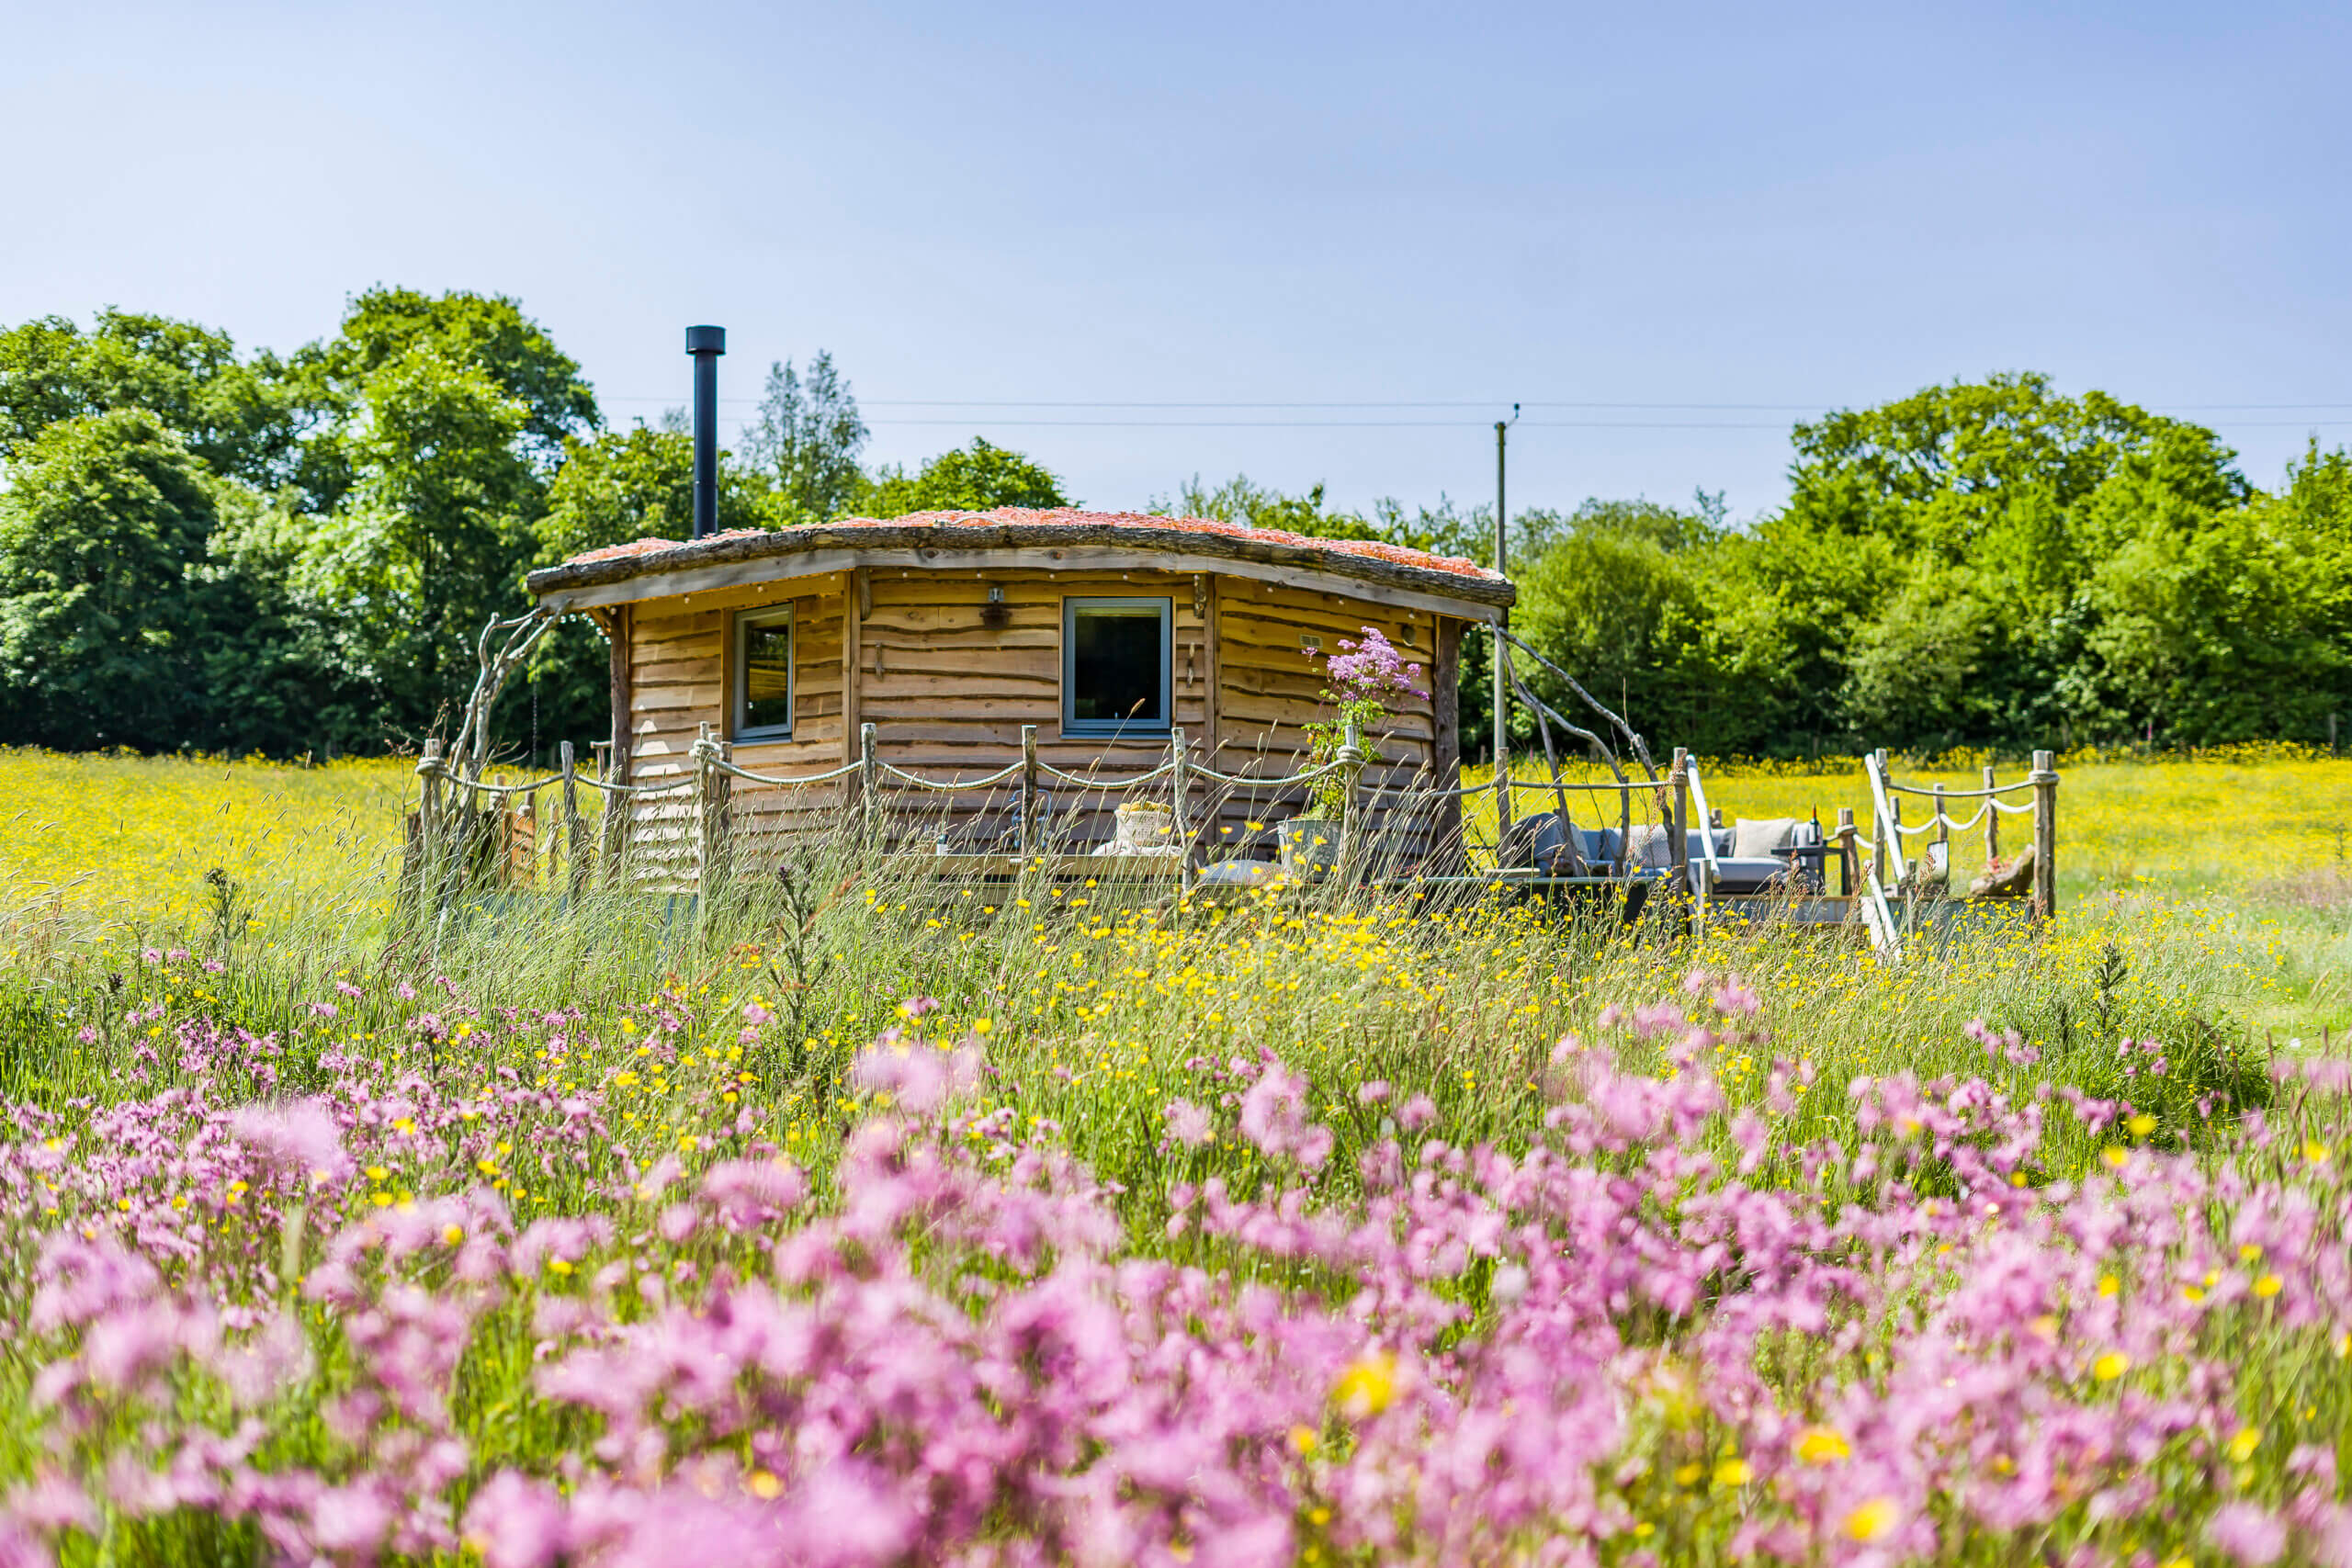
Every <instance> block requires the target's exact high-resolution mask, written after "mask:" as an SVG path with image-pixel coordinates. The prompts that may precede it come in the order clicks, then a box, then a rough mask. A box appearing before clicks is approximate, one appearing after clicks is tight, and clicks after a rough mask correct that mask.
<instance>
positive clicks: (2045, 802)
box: [2032, 751, 2058, 919]
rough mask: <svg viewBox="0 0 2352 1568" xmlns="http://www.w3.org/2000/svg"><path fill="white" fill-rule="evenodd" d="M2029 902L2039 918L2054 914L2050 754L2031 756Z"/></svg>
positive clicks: (2053, 763)
mask: <svg viewBox="0 0 2352 1568" xmlns="http://www.w3.org/2000/svg"><path fill="white" fill-rule="evenodd" d="M2032 783H2033V901H2034V903H2035V904H2036V905H2037V906H2039V907H2040V908H2041V918H2042V919H2050V918H2051V917H2052V916H2053V915H2055V914H2056V913H2057V912H2058V769H2057V759H2056V758H2055V756H2053V755H2052V753H2051V752H2048V751H2036V752H2035V753H2034V754H2033V780H2032Z"/></svg>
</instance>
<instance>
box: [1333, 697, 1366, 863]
mask: <svg viewBox="0 0 2352 1568" xmlns="http://www.w3.org/2000/svg"><path fill="white" fill-rule="evenodd" d="M1333 761H1337V762H1338V763H1339V764H1340V783H1341V784H1342V785H1343V786H1344V788H1345V791H1346V793H1345V794H1344V795H1342V796H1341V799H1340V875H1341V876H1343V877H1347V878H1350V879H1352V878H1353V877H1354V875H1355V874H1356V869H1357V868H1356V857H1357V852H1358V850H1359V849H1360V848H1361V847H1362V843H1361V840H1363V802H1362V801H1361V800H1359V799H1358V798H1357V791H1358V788H1359V786H1360V784H1361V783H1362V781H1363V731H1362V730H1361V729H1360V728H1358V727H1357V725H1356V717H1355V715H1353V714H1350V715H1348V716H1347V718H1346V720H1345V721H1344V724H1343V726H1342V728H1341V729H1340V750H1339V752H1338V754H1337V756H1335V757H1334V758H1333Z"/></svg>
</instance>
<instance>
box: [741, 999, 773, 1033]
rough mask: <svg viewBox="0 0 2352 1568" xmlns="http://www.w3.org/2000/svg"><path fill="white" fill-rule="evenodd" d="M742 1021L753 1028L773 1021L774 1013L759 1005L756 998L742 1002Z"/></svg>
mask: <svg viewBox="0 0 2352 1568" xmlns="http://www.w3.org/2000/svg"><path fill="white" fill-rule="evenodd" d="M743 1021H744V1022H745V1023H748V1024H750V1025H751V1026H752V1028H753V1029H757V1028H758V1027H759V1026H760V1025H762V1024H763V1023H773V1022H775V1014H774V1013H772V1012H770V1011H769V1010H767V1009H766V1008H764V1007H763V1006H761V1005H760V1004H759V1002H758V1001H756V1000H753V1001H748V1002H745V1003H744V1004H743Z"/></svg>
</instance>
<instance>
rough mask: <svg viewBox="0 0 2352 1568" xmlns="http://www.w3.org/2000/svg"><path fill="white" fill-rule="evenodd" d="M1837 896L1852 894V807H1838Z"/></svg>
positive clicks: (1850, 895) (1851, 895) (1843, 896)
mask: <svg viewBox="0 0 2352 1568" xmlns="http://www.w3.org/2000/svg"><path fill="white" fill-rule="evenodd" d="M1853 896H1854V808H1853V807H1850V806H1841V807H1838V897H1841V898H1851V897H1853Z"/></svg>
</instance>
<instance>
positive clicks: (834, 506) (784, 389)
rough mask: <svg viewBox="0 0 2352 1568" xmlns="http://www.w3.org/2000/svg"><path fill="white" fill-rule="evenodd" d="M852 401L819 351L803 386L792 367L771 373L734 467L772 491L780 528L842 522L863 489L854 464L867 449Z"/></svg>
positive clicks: (785, 365)
mask: <svg viewBox="0 0 2352 1568" xmlns="http://www.w3.org/2000/svg"><path fill="white" fill-rule="evenodd" d="M865 435H866V431H865V420H863V419H861V418H860V417H858V412H857V399H856V398H854V396H852V395H851V393H850V389H849V383H848V382H847V381H845V380H843V379H842V378H841V375H840V373H839V372H837V371H836V370H835V369H834V368H833V356H832V355H831V354H828V353H826V352H824V351H823V350H821V349H820V350H819V351H818V354H817V357H816V358H815V359H813V360H811V361H809V378H808V380H807V381H806V382H805V383H804V382H803V381H802V380H801V379H800V377H799V376H798V374H797V373H796V372H795V371H794V369H793V368H792V362H791V361H790V360H788V359H787V360H786V361H785V362H784V363H783V364H781V365H771V366H769V367H768V381H767V389H766V391H765V392H764V393H763V395H762V397H761V399H760V412H759V413H758V415H757V416H756V417H755V418H754V419H753V420H752V423H750V424H749V425H747V426H746V427H745V428H744V430H743V435H742V440H741V443H740V446H739V448H738V450H737V453H736V457H737V459H738V460H739V461H740V462H741V463H742V464H743V466H744V467H746V468H749V469H751V470H752V472H754V473H757V474H760V475H762V476H763V477H764V478H766V479H768V480H769V482H770V483H771V485H772V486H773V487H774V490H775V495H776V498H777V502H778V509H777V510H778V513H779V514H780V517H781V519H782V520H785V521H796V522H800V521H805V522H812V523H815V522H822V521H824V520H825V519H826V518H828V517H832V516H835V515H837V514H839V513H841V512H842V510H843V509H844V508H846V507H847V506H848V505H849V504H850V502H851V498H852V497H854V496H855V495H856V494H857V492H858V488H859V486H860V485H861V484H863V483H864V481H865V473H864V471H863V470H861V469H860V468H858V466H857V456H858V454H859V453H860V452H861V451H863V450H865Z"/></svg>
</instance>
